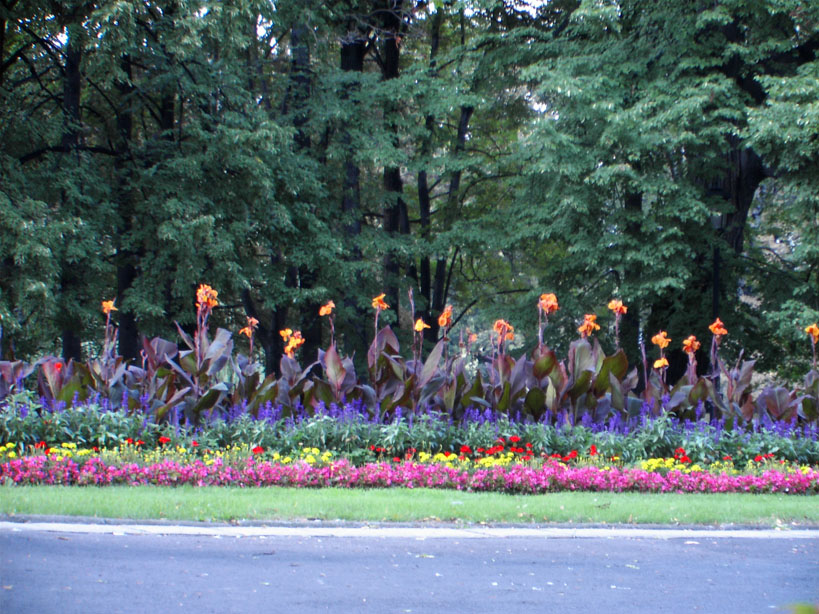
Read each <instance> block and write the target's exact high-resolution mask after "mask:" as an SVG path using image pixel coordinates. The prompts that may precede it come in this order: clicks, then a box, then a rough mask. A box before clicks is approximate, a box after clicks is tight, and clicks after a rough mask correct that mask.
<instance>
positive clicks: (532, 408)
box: [523, 388, 546, 421]
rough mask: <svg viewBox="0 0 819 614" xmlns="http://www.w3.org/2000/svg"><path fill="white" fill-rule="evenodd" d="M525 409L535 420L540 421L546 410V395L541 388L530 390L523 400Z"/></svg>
mask: <svg viewBox="0 0 819 614" xmlns="http://www.w3.org/2000/svg"><path fill="white" fill-rule="evenodd" d="M523 407H524V408H525V409H526V413H528V414H529V415H530V416H532V419H533V420H535V421H537V420H540V418H541V417H542V416H543V413H544V410H545V408H546V394H545V393H544V392H543V390H542V389H541V388H530V389H529V392H527V393H526V398H525V399H524V400H523Z"/></svg>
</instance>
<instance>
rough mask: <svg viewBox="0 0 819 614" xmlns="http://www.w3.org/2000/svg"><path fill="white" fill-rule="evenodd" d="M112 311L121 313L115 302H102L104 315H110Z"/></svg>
mask: <svg viewBox="0 0 819 614" xmlns="http://www.w3.org/2000/svg"><path fill="white" fill-rule="evenodd" d="M112 311H119V309H117V308H116V307H114V301H102V313H104V314H105V315H108V314H109V313H111V312H112Z"/></svg>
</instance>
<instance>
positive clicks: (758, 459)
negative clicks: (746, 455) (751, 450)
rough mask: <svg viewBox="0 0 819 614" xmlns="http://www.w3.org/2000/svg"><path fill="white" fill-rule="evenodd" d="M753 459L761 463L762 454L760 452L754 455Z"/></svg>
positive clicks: (763, 458)
mask: <svg viewBox="0 0 819 614" xmlns="http://www.w3.org/2000/svg"><path fill="white" fill-rule="evenodd" d="M754 460H755V461H756V462H758V463H761V462H762V461H763V460H765V457H764V456H762V455H761V454H757V455H756V456H754Z"/></svg>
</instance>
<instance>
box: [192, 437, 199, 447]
mask: <svg viewBox="0 0 819 614" xmlns="http://www.w3.org/2000/svg"><path fill="white" fill-rule="evenodd" d="M191 445H192V446H193V447H194V448H198V447H199V442H198V441H196V440H195V439H194V440H193V441H192V442H191Z"/></svg>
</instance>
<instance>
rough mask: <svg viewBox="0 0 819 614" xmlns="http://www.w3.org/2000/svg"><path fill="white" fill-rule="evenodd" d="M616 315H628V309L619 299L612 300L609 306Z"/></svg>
mask: <svg viewBox="0 0 819 614" xmlns="http://www.w3.org/2000/svg"><path fill="white" fill-rule="evenodd" d="M608 307H609V309H611V310H612V311H613V312H614V314H615V315H618V316H622V315H625V314H626V313H628V307H626V306H625V305H623V301H621V300H618V299H611V300H610V301H609V305H608Z"/></svg>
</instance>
